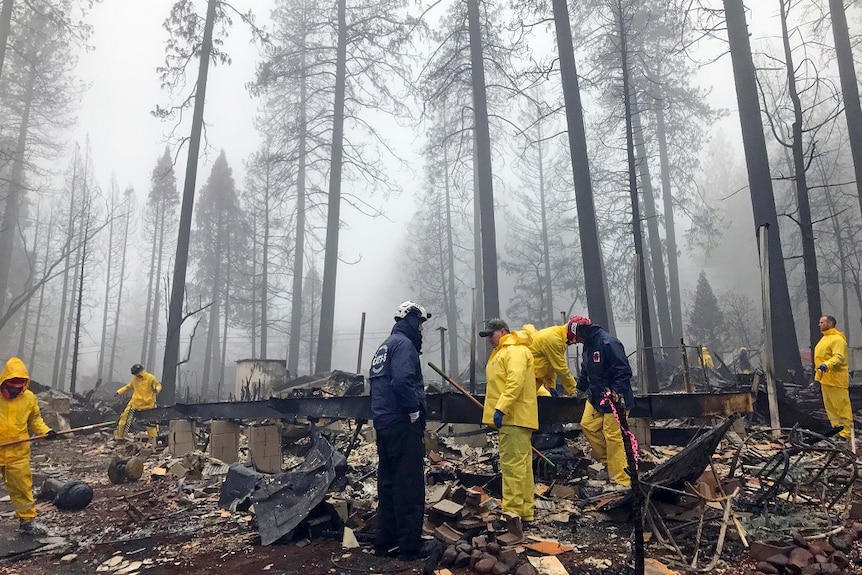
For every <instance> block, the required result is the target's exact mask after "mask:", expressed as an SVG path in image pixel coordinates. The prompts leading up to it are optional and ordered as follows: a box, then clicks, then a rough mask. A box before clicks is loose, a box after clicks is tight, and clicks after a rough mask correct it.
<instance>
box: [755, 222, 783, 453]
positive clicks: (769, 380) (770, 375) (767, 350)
mask: <svg viewBox="0 0 862 575" xmlns="http://www.w3.org/2000/svg"><path fill="white" fill-rule="evenodd" d="M768 230H769V224H762V225H761V226H760V227H759V228H757V236H758V247H759V249H760V288H761V294H762V299H763V371H764V372H765V373H766V394H767V399H768V400H769V423H770V425H771V426H772V437H773V438H774V439H778V438H779V437H780V436H781V422H780V418H779V417H778V396H777V392H776V386H775V362H774V359H773V351H774V350H773V348H772V308H771V307H770V297H769V252H768V251H767V248H768V247H769V239H768V238H769V236H768V235H767V232H768Z"/></svg>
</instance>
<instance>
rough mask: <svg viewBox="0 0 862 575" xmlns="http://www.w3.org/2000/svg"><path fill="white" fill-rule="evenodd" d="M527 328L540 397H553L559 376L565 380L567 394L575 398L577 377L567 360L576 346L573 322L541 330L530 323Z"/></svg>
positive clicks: (564, 387)
mask: <svg viewBox="0 0 862 575" xmlns="http://www.w3.org/2000/svg"><path fill="white" fill-rule="evenodd" d="M523 329H524V331H525V332H527V333H528V334H530V337H531V338H532V342H531V343H530V351H531V352H532V353H533V364H534V367H535V372H536V386H537V390H536V393H537V395H545V396H547V395H553V394H552V393H551V390H554V389H556V387H557V377H561V378H562V384H563V389H565V390H566V393H568V394H569V395H573V394H574V393H575V388H576V384H575V378H574V377H572V373H571V371H569V363H568V362H567V361H566V348H567V347H568V346H570V345H571V344H573V343H575V333H574V331H573V328H572V321H571V320H569V321H568V322H566V323H565V324H563V325H552V326H551V327H546V328H545V329H540V330H536V328H535V326H533V325H532V324H529V323H528V324H526V325H525V326H524V328H523Z"/></svg>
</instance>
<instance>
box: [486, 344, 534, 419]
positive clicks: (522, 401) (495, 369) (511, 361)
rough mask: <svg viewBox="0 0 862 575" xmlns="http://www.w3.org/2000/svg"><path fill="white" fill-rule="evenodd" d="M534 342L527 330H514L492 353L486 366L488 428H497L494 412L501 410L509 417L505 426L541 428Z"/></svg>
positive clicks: (506, 417)
mask: <svg viewBox="0 0 862 575" xmlns="http://www.w3.org/2000/svg"><path fill="white" fill-rule="evenodd" d="M531 339H532V338H531V337H530V334H529V333H527V332H526V331H513V332H511V333H507V334H506V335H504V336H503V337H502V338H500V341H499V342H498V343H497V347H495V348H494V351H492V352H491V357H489V358H488V364H487V365H486V366H485V377H486V379H487V382H488V383H487V387H486V390H485V409H484V412H483V414H482V423H484V424H485V425H490V426H492V427H493V425H494V410H496V409H499V410H500V411H502V412H503V413H504V414H505V415H504V416H503V425H517V426H519V427H526V428H528V429H539V411H538V406H537V405H536V374H535V371H534V367H533V354H532V353H531V352H530V347H529V345H530V341H531Z"/></svg>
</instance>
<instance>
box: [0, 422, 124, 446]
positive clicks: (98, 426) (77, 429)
mask: <svg viewBox="0 0 862 575" xmlns="http://www.w3.org/2000/svg"><path fill="white" fill-rule="evenodd" d="M115 423H117V422H116V421H106V422H104V423H94V424H92V425H84V426H82V427H73V428H72V429H66V430H64V431H58V432H57V435H66V434H67V433H75V432H76V431H89V430H90V429H99V428H101V427H108V426H109V425H114V424H115ZM45 437H48V434H47V433H45V434H43V435H34V436H32V437H27V438H25V439H16V440H15V441H9V442H6V443H0V447H9V446H10V445H18V444H19V443H27V442H28V441H33V440H34V439H44V438H45Z"/></svg>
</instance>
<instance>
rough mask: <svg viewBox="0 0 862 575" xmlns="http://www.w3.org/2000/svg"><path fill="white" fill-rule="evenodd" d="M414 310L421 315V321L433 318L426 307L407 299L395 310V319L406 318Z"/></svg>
mask: <svg viewBox="0 0 862 575" xmlns="http://www.w3.org/2000/svg"><path fill="white" fill-rule="evenodd" d="M413 312H415V313H416V314H417V315H418V316H419V320H420V322H423V321H425V320H427V319H431V314H430V313H428V312H427V311H425V308H424V307H422V306H421V305H419V304H418V303H416V302H415V301H410V300H407V301H405V302H401V305H399V306H398V309H397V310H395V321H398V320H401V319H404V318H405V317H407V316H408V315H410V314H411V313H413Z"/></svg>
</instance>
